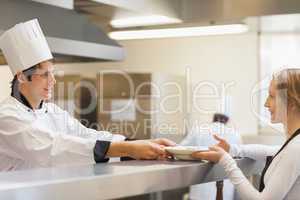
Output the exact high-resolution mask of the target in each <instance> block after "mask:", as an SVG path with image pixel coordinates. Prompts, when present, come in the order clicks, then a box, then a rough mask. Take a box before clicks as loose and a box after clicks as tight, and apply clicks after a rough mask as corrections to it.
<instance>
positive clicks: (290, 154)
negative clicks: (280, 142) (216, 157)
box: [219, 135, 300, 200]
mask: <svg viewBox="0 0 300 200" xmlns="http://www.w3.org/2000/svg"><path fill="white" fill-rule="evenodd" d="M279 148H280V147H279V146H264V145H241V146H238V145H232V146H231V149H230V154H231V155H232V156H239V157H249V158H252V159H255V160H265V158H266V156H274V155H275V153H276V152H277V151H278V150H279ZM299 153H300V136H299V135H298V136H296V137H295V138H294V139H293V140H292V141H291V142H290V143H289V144H288V145H287V146H286V147H285V148H284V149H283V150H282V151H281V152H280V153H279V154H278V155H277V156H276V157H275V158H274V159H273V161H272V163H271V165H270V166H269V168H268V170H267V171H266V174H265V177H264V183H265V189H264V190H263V191H262V192H259V191H258V190H256V189H255V188H254V187H253V186H252V184H251V183H250V182H249V181H248V179H247V178H246V177H245V176H244V175H243V173H242V171H241V170H240V169H239V168H238V167H237V165H236V162H235V161H234V159H233V158H232V157H231V156H230V155H229V154H228V153H226V154H224V156H223V157H222V158H221V160H220V161H219V164H221V165H222V166H223V167H224V169H225V171H226V173H227V176H228V177H229V179H230V181H231V182H232V183H233V184H234V185H235V187H236V189H237V191H238V193H239V195H240V197H241V198H242V199H246V200H277V199H278V200H279V199H280V200H281V199H286V200H296V199H299V195H300V178H299V175H300V159H299V158H298V155H299Z"/></svg>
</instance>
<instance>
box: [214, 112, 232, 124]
mask: <svg viewBox="0 0 300 200" xmlns="http://www.w3.org/2000/svg"><path fill="white" fill-rule="evenodd" d="M228 120H229V117H228V116H227V115H225V114H221V113H215V114H214V117H213V122H220V123H223V124H226V123H227V122H228Z"/></svg>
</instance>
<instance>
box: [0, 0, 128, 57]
mask: <svg viewBox="0 0 300 200" xmlns="http://www.w3.org/2000/svg"><path fill="white" fill-rule="evenodd" d="M0 3H1V6H0V33H1V32H3V31H4V30H7V29H8V28H10V27H12V26H13V25H14V24H16V23H20V22H24V21H27V20H30V19H33V18H38V19H39V22H40V24H41V27H42V29H43V31H44V33H45V35H46V37H47V40H48V42H49V46H50V48H51V51H52V52H53V53H54V54H55V55H57V56H58V57H62V56H63V57H64V56H67V57H78V58H91V59H100V60H110V61H119V60H122V59H124V55H125V53H124V49H123V48H122V46H120V45H119V44H118V43H117V42H116V41H114V40H112V39H110V38H109V37H108V36H107V35H106V34H105V33H104V32H103V31H102V30H100V28H98V27H96V26H94V25H93V24H91V23H90V22H89V20H88V19H87V17H86V16H84V15H80V14H78V13H77V12H76V11H74V10H68V9H64V8H59V7H55V6H50V5H46V4H41V3H37V2H33V1H29V0H1V1H0Z"/></svg>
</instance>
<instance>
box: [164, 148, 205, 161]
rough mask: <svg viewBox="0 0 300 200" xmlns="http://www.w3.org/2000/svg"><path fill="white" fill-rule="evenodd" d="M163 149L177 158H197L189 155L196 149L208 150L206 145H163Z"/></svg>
mask: <svg viewBox="0 0 300 200" xmlns="http://www.w3.org/2000/svg"><path fill="white" fill-rule="evenodd" d="M165 150H166V151H167V152H169V153H170V154H172V155H173V156H174V157H175V158H176V159H179V160H197V159H195V158H193V157H192V156H191V155H192V153H193V152H196V151H208V147H206V146H175V147H165Z"/></svg>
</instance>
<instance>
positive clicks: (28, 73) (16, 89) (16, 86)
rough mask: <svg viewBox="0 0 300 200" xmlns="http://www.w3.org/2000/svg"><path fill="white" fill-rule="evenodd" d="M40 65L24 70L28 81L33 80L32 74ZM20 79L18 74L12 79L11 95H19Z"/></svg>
mask: <svg viewBox="0 0 300 200" xmlns="http://www.w3.org/2000/svg"><path fill="white" fill-rule="evenodd" d="M38 67H39V65H38V64H37V65H34V66H32V67H30V68H28V69H25V70H23V71H22V73H23V74H24V75H25V77H26V78H27V79H28V81H31V76H32V74H33V73H34V72H35V70H36V69H37V68H38ZM19 93H20V92H19V80H18V76H17V74H16V75H15V76H14V78H13V80H12V81H11V94H10V95H11V96H13V97H16V96H17V95H19Z"/></svg>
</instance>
